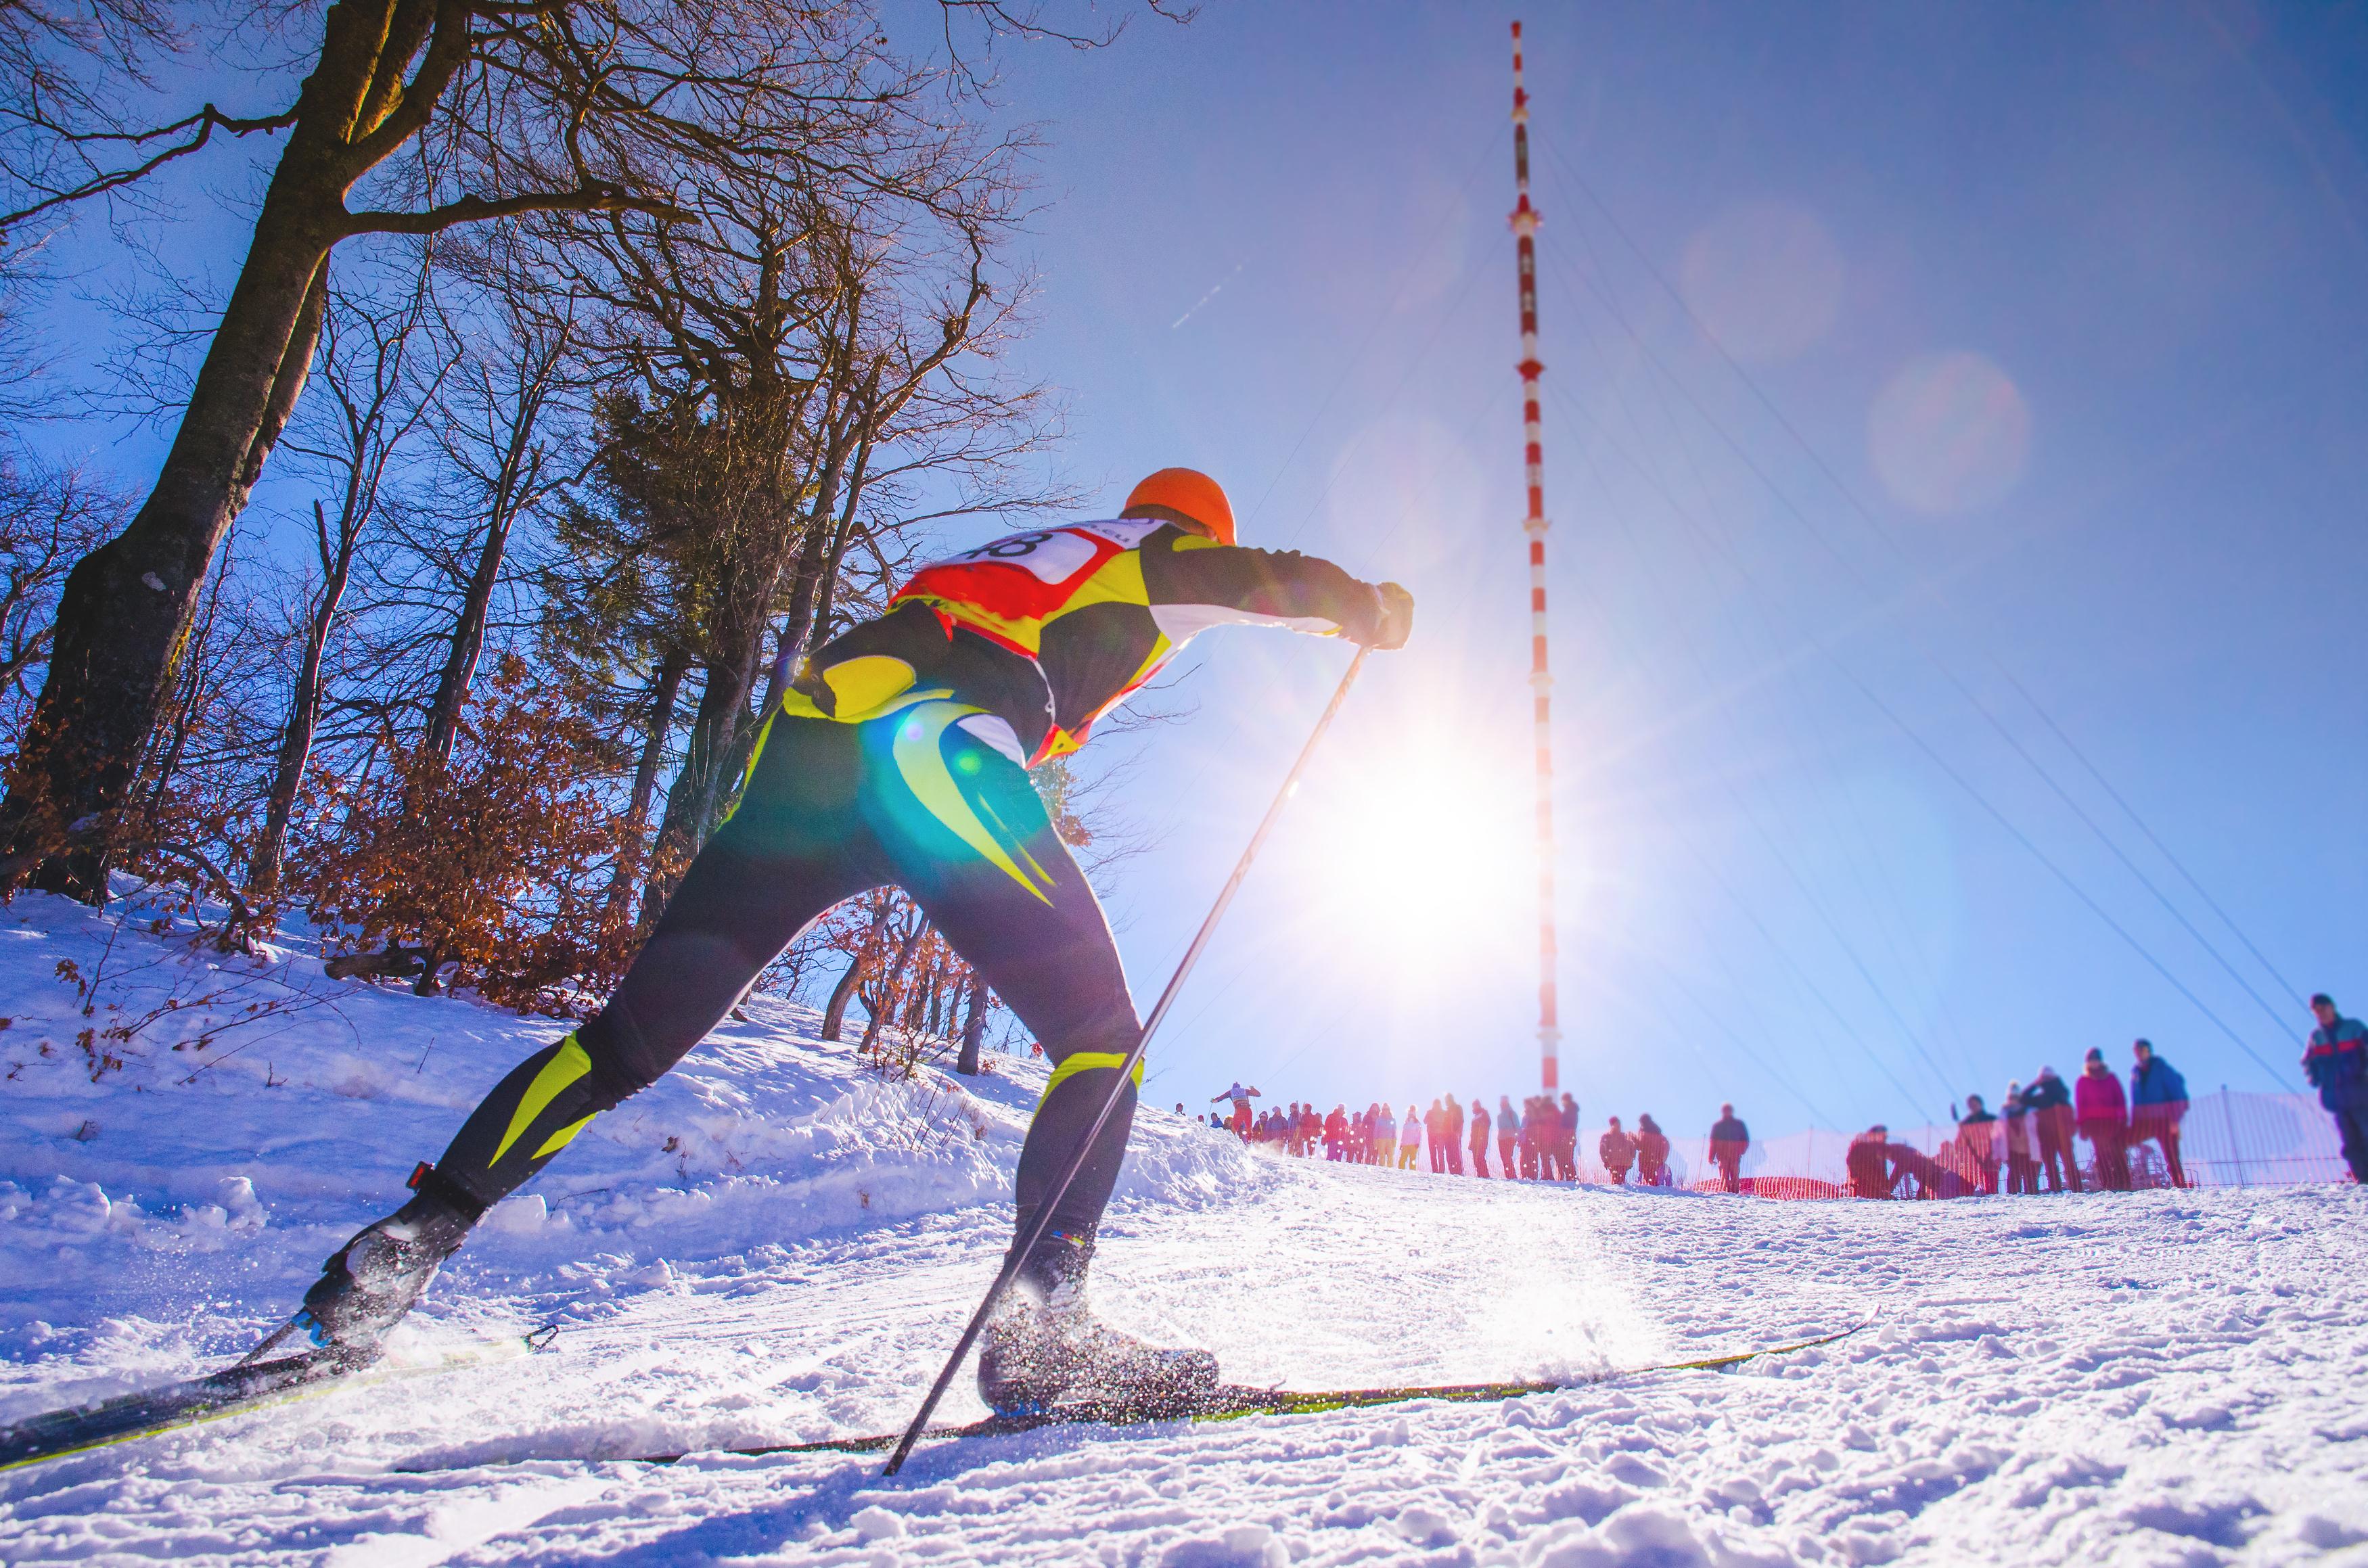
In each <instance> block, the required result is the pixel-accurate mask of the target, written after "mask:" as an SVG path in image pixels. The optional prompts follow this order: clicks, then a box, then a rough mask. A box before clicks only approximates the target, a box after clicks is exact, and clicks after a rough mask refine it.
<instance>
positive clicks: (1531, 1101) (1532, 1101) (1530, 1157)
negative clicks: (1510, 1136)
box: [1516, 1095, 1546, 1181]
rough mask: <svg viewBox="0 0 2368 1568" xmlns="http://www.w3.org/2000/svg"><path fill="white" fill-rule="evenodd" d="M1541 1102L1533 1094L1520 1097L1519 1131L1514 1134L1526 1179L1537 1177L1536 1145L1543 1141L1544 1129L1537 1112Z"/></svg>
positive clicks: (1537, 1158)
mask: <svg viewBox="0 0 2368 1568" xmlns="http://www.w3.org/2000/svg"><path fill="white" fill-rule="evenodd" d="M1542 1103H1543V1102H1542V1101H1541V1100H1540V1099H1539V1097H1538V1096H1535V1095H1527V1096H1523V1097H1522V1099H1521V1122H1520V1132H1519V1133H1518V1134H1517V1135H1516V1136H1517V1138H1518V1139H1519V1141H1520V1152H1521V1176H1522V1178H1523V1179H1524V1180H1527V1181H1536V1180H1537V1179H1538V1171H1539V1164H1538V1161H1539V1155H1538V1145H1539V1144H1540V1143H1541V1142H1543V1139H1544V1136H1545V1130H1546V1124H1545V1122H1544V1120H1543V1119H1542V1118H1541V1117H1540V1116H1539V1114H1538V1107H1539V1105H1540V1104H1542Z"/></svg>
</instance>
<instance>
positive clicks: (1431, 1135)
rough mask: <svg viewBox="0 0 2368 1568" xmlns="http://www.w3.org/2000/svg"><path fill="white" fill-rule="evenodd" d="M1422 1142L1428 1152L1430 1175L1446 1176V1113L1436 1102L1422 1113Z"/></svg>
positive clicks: (1432, 1102)
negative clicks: (1427, 1147)
mask: <svg viewBox="0 0 2368 1568" xmlns="http://www.w3.org/2000/svg"><path fill="white" fill-rule="evenodd" d="M1422 1140H1423V1142H1424V1143H1425V1144H1426V1145H1428V1146H1429V1150H1430V1174H1431V1175H1433V1176H1445V1175H1446V1174H1447V1112H1446V1111H1444V1110H1442V1109H1441V1108H1440V1104H1439V1102H1438V1101H1437V1100H1433V1101H1431V1102H1430V1108H1429V1110H1427V1111H1424V1112H1423V1113H1422Z"/></svg>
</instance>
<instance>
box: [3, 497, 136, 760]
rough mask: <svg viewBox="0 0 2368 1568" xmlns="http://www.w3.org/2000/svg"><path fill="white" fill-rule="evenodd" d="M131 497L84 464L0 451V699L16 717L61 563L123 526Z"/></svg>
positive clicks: (12, 723)
mask: <svg viewBox="0 0 2368 1568" xmlns="http://www.w3.org/2000/svg"><path fill="white" fill-rule="evenodd" d="M130 511H131V505H130V503H129V502H128V501H126V500H125V499H124V497H123V496H121V495H120V494H117V493H116V492H114V491H112V490H110V489H108V487H107V486H106V485H105V484H104V483H101V482H99V481H97V480H96V479H94V478H93V477H92V476H91V474H90V473H89V472H87V471H86V470H85V469H82V468H79V467H76V466H74V465H71V464H58V463H46V462H42V461H40V460H38V459H35V458H32V457H30V456H27V455H24V454H20V453H13V452H0V701H5V702H6V710H7V717H8V721H9V722H8V724H7V728H8V729H10V730H12V731H13V730H14V729H15V728H16V722H17V721H18V720H20V719H22V718H23V716H24V711H25V709H26V707H27V706H28V705H29V703H30V701H31V697H32V694H31V692H30V691H28V689H27V683H28V679H29V677H30V676H31V675H32V674H33V673H34V672H35V671H37V670H39V669H40V667H41V665H42V663H43V661H45V660H46V659H47V658H48V657H49V653H50V631H51V615H52V614H53V613H54V612H55V610H56V608H57V597H58V589H59V587H60V585H63V583H64V581H65V575H66V571H67V568H69V567H70V566H72V565H73V564H74V561H75V560H76V559H77V558H78V557H80V556H81V555H82V554H83V553H84V552H85V551H88V550H89V549H90V548H91V547H92V546H93V545H95V544H97V542H98V541H99V540H102V539H104V538H106V537H107V536H108V534H110V533H113V532H114V531H115V530H116V529H117V528H120V527H122V526H123V519H124V517H126V516H127V515H128V514H129V513H130Z"/></svg>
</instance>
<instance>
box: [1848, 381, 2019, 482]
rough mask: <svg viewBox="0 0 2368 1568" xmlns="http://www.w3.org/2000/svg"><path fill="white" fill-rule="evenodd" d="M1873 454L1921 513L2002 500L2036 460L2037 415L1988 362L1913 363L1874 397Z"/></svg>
mask: <svg viewBox="0 0 2368 1568" xmlns="http://www.w3.org/2000/svg"><path fill="white" fill-rule="evenodd" d="M1866 439H1867V451H1868V455H1869V457H1870V458H1871V460H1873V464H1874V472H1876V473H1877V474H1878V475H1880V476H1881V477H1882V480H1883V483H1884V486H1885V488H1887V489H1888V490H1890V492H1891V493H1892V494H1893V495H1895V496H1896V497H1897V498H1898V499H1899V500H1900V501H1902V502H1904V503H1905V504H1906V505H1907V506H1912V507H1914V508H1915V509H1916V510H1918V511H1919V512H1935V513H1944V512H1966V511H1972V510H1974V509H1975V508H1977V507H1982V506H1993V505H1995V504H1997V503H1998V502H1999V501H2001V500H2004V499H2005V498H2006V496H2007V494H2008V493H2009V492H2010V491H2011V490H2013V489H2014V487H2015V485H2016V483H2019V482H2020V481H2021V478H2022V471H2023V466H2024V464H2025V463H2026V462H2028V461H2029V460H2030V457H2031V409H2030V407H2029V405H2027V404H2026V403H2024V402H2023V400H2022V393H2021V391H2019V390H2018V389H2017V388H2016V386H2015V384H2014V382H2013V381H2011V380H2010V379H2009V377H2008V375H2007V373H2006V372H2005V371H2004V370H2002V369H1998V366H1997V365H1996V364H1995V363H1993V362H1992V361H1991V360H1990V359H1989V358H1987V357H1985V356H1983V355H1980V354H1975V353H1971V352H1965V351H1960V352H1957V353H1952V354H1936V355H1928V356H1925V357H1923V358H1917V359H1911V360H1909V361H1908V362H1907V364H1906V365H1904V366H1902V367H1901V368H1900V369H1899V372H1898V373H1897V374H1896V375H1895V376H1893V377H1892V378H1891V380H1890V381H1888V382H1887V383H1885V384H1884V389H1883V390H1882V391H1881V392H1877V393H1876V394H1875V399H1874V405H1873V408H1872V409H1871V410H1869V411H1868V415H1867V436H1866Z"/></svg>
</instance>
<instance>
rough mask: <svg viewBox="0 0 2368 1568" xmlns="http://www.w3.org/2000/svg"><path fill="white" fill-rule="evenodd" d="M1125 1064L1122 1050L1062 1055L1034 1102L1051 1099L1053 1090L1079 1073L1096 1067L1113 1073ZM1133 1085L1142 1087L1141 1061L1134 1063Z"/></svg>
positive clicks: (1040, 1103) (1078, 1052)
mask: <svg viewBox="0 0 2368 1568" xmlns="http://www.w3.org/2000/svg"><path fill="white" fill-rule="evenodd" d="M1125 1065H1126V1052H1125V1051H1077V1052H1076V1053H1074V1054H1072V1055H1069V1056H1064V1057H1063V1058H1062V1059H1061V1064H1060V1065H1059V1066H1058V1067H1055V1068H1053V1075H1052V1076H1051V1077H1050V1078H1047V1079H1045V1080H1044V1096H1043V1098H1042V1099H1040V1100H1038V1101H1037V1102H1036V1103H1037V1104H1038V1105H1042V1104H1043V1103H1044V1101H1045V1100H1049V1099H1051V1098H1052V1097H1053V1090H1055V1089H1057V1088H1059V1087H1060V1086H1061V1085H1063V1084H1065V1083H1067V1082H1068V1081H1069V1080H1070V1079H1072V1078H1074V1077H1076V1075H1077V1074H1080V1073H1091V1072H1094V1071H1096V1070H1097V1069H1099V1070H1100V1071H1102V1072H1106V1073H1115V1072H1117V1071H1118V1070H1119V1069H1120V1068H1121V1067H1123V1066H1125ZM1134 1086H1135V1087H1136V1088H1138V1089H1139V1088H1141V1087H1143V1063H1142V1062H1136V1063H1135V1064H1134Z"/></svg>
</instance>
